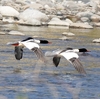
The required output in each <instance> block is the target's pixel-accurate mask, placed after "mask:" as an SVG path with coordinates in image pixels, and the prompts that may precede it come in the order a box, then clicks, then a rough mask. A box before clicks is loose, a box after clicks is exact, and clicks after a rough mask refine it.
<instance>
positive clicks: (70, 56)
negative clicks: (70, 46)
mask: <svg viewBox="0 0 100 99" xmlns="http://www.w3.org/2000/svg"><path fill="white" fill-rule="evenodd" d="M60 55H62V56H63V57H65V58H66V59H67V60H68V61H69V62H70V63H71V64H72V65H73V66H74V67H75V69H76V70H77V71H78V72H79V73H81V74H82V73H83V74H86V72H85V70H84V68H83V65H82V64H81V62H80V61H79V59H78V58H79V56H78V54H77V53H75V52H63V53H61V54H60Z"/></svg>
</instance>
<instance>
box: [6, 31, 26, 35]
mask: <svg viewBox="0 0 100 99" xmlns="http://www.w3.org/2000/svg"><path fill="white" fill-rule="evenodd" d="M8 34H9V35H25V34H23V33H21V32H19V31H10V32H8Z"/></svg>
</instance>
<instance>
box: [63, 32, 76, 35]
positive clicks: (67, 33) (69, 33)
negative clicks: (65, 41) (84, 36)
mask: <svg viewBox="0 0 100 99" xmlns="http://www.w3.org/2000/svg"><path fill="white" fill-rule="evenodd" d="M62 35H65V36H74V35H75V34H74V33H71V32H63V33H62Z"/></svg>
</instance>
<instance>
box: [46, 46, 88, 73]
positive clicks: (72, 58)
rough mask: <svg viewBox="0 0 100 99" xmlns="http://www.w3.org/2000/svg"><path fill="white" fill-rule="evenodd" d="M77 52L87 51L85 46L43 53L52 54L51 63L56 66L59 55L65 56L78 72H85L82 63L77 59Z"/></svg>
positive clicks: (58, 61)
mask: <svg viewBox="0 0 100 99" xmlns="http://www.w3.org/2000/svg"><path fill="white" fill-rule="evenodd" d="M78 52H89V51H88V50H87V49H86V48H80V49H73V48H66V49H64V50H59V49H58V50H56V51H53V52H52V53H45V55H46V56H49V54H51V55H53V64H54V65H55V66H56V67H58V65H59V63H60V59H61V56H63V57H65V58H66V59H67V60H68V61H69V62H70V63H71V64H72V65H73V66H74V67H75V69H76V70H77V71H78V72H79V73H80V74H86V71H85V70H84V68H83V65H82V63H81V62H80V60H79V55H78Z"/></svg>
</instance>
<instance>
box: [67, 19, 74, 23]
mask: <svg viewBox="0 0 100 99" xmlns="http://www.w3.org/2000/svg"><path fill="white" fill-rule="evenodd" d="M65 21H66V22H68V23H69V24H71V23H73V22H72V21H71V20H70V19H66V20H65Z"/></svg>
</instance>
